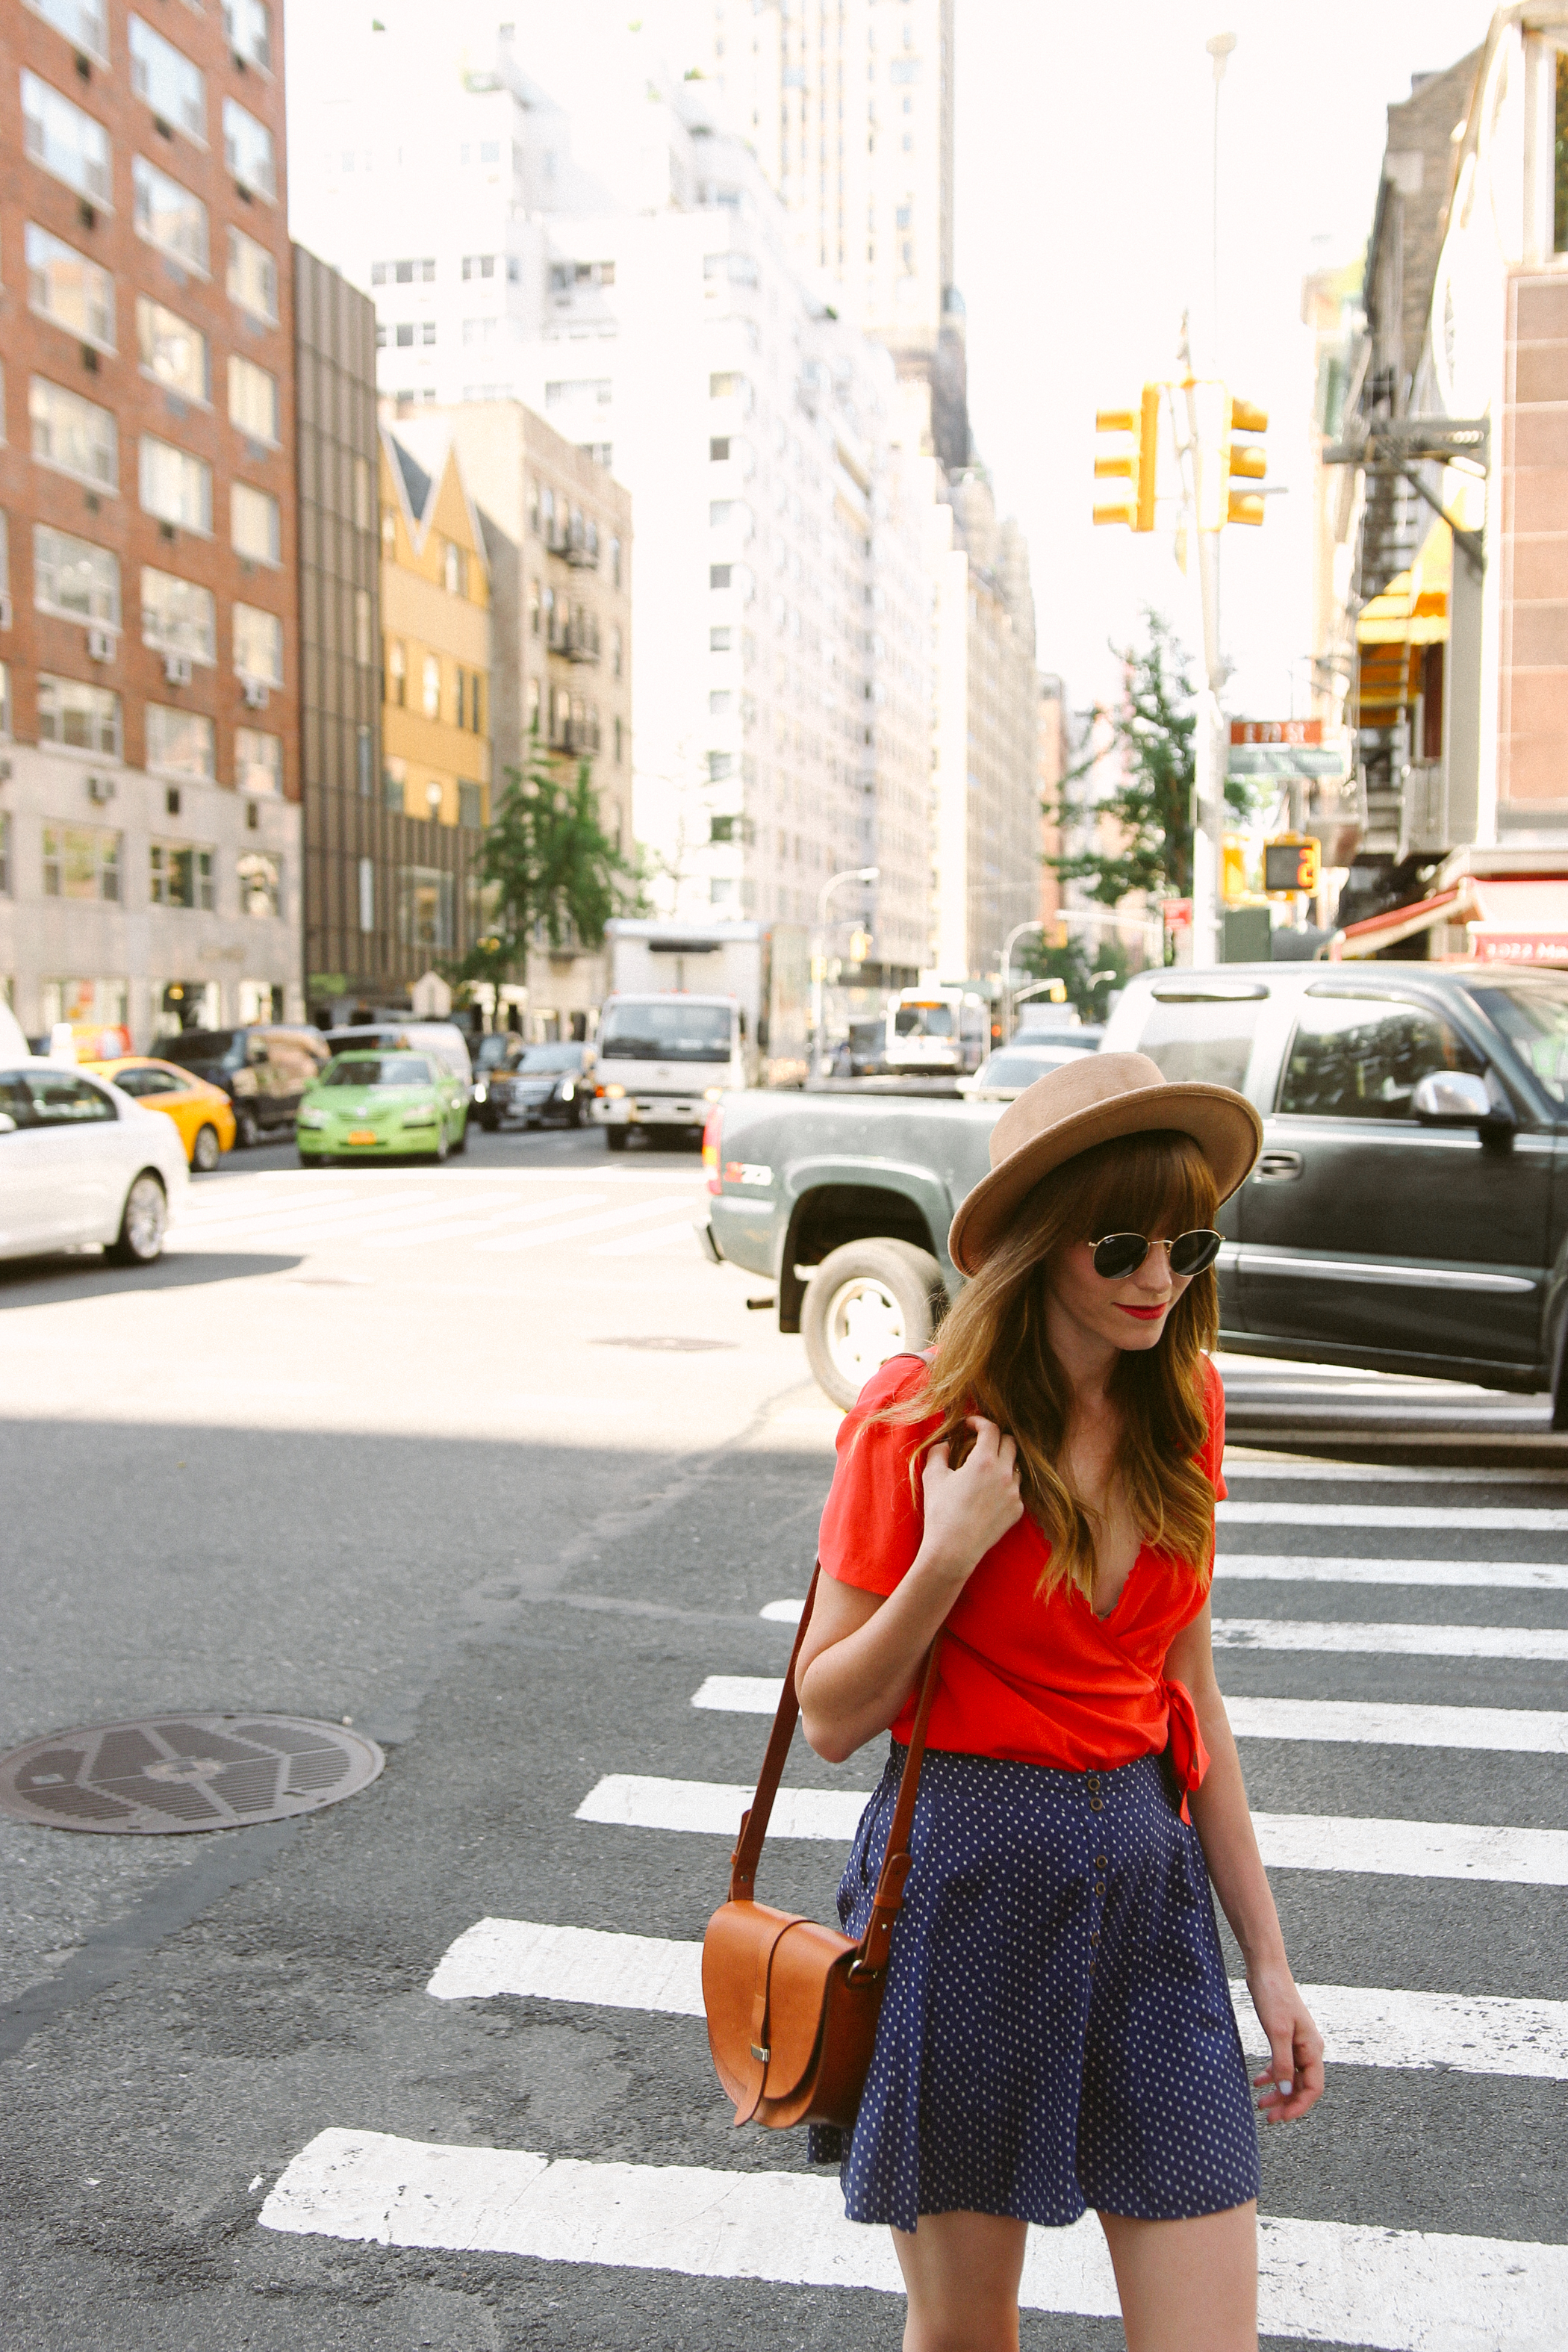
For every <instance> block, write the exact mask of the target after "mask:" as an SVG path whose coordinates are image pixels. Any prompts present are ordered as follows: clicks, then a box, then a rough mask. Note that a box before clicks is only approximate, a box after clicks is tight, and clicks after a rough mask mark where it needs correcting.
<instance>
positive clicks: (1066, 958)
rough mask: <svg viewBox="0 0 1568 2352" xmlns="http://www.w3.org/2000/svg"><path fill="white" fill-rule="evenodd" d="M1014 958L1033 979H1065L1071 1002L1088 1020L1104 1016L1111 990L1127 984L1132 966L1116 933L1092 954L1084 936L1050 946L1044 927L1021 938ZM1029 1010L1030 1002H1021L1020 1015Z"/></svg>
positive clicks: (1103, 941) (1098, 1019)
mask: <svg viewBox="0 0 1568 2352" xmlns="http://www.w3.org/2000/svg"><path fill="white" fill-rule="evenodd" d="M1014 960H1015V961H1016V964H1017V966H1018V968H1019V970H1020V971H1026V972H1027V973H1028V975H1029V978H1030V979H1031V980H1059V981H1060V982H1062V983H1063V985H1064V986H1065V987H1066V989H1067V992H1068V1003H1069V1004H1076V1005H1077V1007H1078V1009H1079V1013H1080V1014H1081V1015H1082V1017H1083V1019H1084V1020H1085V1021H1102V1020H1103V1019H1104V1018H1105V1007H1106V1001H1107V999H1108V997H1109V996H1110V992H1111V990H1112V989H1115V988H1121V987H1122V986H1123V985H1124V983H1125V982H1126V979H1127V975H1128V972H1129V971H1130V970H1131V965H1130V964H1129V962H1128V960H1127V951H1126V950H1125V949H1124V948H1123V947H1122V945H1121V942H1120V940H1117V939H1116V938H1115V936H1114V934H1110V935H1108V936H1107V937H1106V938H1105V939H1103V940H1101V943H1100V947H1099V948H1098V949H1096V950H1094V952H1093V953H1092V954H1091V953H1090V951H1089V947H1088V946H1087V944H1086V943H1085V941H1084V940H1081V939H1072V938H1069V939H1068V941H1067V943H1066V945H1065V946H1063V947H1051V946H1048V945H1047V940H1046V935H1045V933H1044V932H1043V931H1033V932H1031V933H1030V934H1029V935H1028V936H1027V937H1026V939H1022V940H1019V942H1018V944H1017V946H1016V949H1015V950H1014ZM1097 974H1098V975H1099V977H1098V978H1097V977H1096V975H1097ZM1039 1001H1040V1000H1039V998H1038V997H1031V998H1030V999H1029V1001H1028V1003H1029V1004H1037V1003H1039ZM1027 1012H1028V1004H1025V1005H1021V1006H1019V1008H1018V1018H1019V1019H1020V1020H1022V1019H1024V1018H1025V1016H1026V1013H1027Z"/></svg>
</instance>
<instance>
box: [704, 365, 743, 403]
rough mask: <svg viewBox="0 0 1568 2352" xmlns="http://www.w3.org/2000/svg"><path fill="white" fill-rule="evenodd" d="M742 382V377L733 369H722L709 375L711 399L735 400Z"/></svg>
mask: <svg viewBox="0 0 1568 2352" xmlns="http://www.w3.org/2000/svg"><path fill="white" fill-rule="evenodd" d="M740 383H741V378H740V377H739V376H738V375H736V374H735V373H733V371H732V370H731V369H728V368H726V369H722V370H721V371H720V372H719V373H717V374H714V375H710V377H709V379H708V397H709V399H710V400H733V398H734V397H735V393H736V390H737V388H738V387H739V385H740Z"/></svg>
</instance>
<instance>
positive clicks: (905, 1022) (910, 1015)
mask: <svg viewBox="0 0 1568 2352" xmlns="http://www.w3.org/2000/svg"><path fill="white" fill-rule="evenodd" d="M893 1034H894V1035H895V1036H897V1037H951V1036H952V1008H951V1006H949V1005H946V1004H900V1007H899V1009H898V1012H897V1013H895V1014H894V1016H893Z"/></svg>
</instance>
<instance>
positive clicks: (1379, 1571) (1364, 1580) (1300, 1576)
mask: <svg viewBox="0 0 1568 2352" xmlns="http://www.w3.org/2000/svg"><path fill="white" fill-rule="evenodd" d="M1214 1572H1215V1576H1216V1577H1217V1578H1219V1579H1221V1580H1226V1581H1228V1580H1230V1579H1232V1578H1240V1577H1251V1578H1254V1579H1256V1580H1258V1582H1260V1583H1267V1584H1426V1585H1447V1586H1458V1587H1459V1588H1461V1589H1462V1588H1464V1587H1465V1586H1467V1585H1468V1586H1471V1587H1473V1588H1474V1589H1475V1590H1476V1591H1493V1592H1502V1591H1510V1592H1512V1591H1520V1592H1568V1567H1563V1566H1560V1565H1559V1564H1558V1563H1557V1562H1556V1561H1554V1560H1536V1559H1516V1560H1490V1559H1294V1558H1292V1556H1291V1555H1290V1554H1289V1552H1276V1551H1270V1552H1234V1551H1222V1552H1221V1553H1220V1555H1219V1557H1218V1559H1216V1560H1215V1567H1214ZM785 1605H786V1604H785V1603H784V1602H783V1601H772V1602H770V1603H769V1607H770V1608H773V1609H781V1610H782V1609H783V1608H784V1606H785ZM791 1605H793V1606H794V1608H795V1614H796V1616H797V1617H798V1616H799V1613H800V1608H801V1604H800V1603H799V1602H798V1601H796V1602H795V1603H794V1604H791ZM767 1613H768V1612H767V1610H766V1609H764V1610H763V1616H764V1617H765V1616H766V1615H767Z"/></svg>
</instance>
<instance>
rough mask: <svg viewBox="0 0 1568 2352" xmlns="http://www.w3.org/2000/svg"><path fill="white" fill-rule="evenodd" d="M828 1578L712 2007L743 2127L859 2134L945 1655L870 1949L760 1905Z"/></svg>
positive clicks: (747, 1843) (765, 1773)
mask: <svg viewBox="0 0 1568 2352" xmlns="http://www.w3.org/2000/svg"><path fill="white" fill-rule="evenodd" d="M820 1574H821V1570H820V1568H818V1569H816V1570H813V1571H812V1579H811V1590H810V1591H809V1592H808V1593H807V1594H806V1599H805V1608H804V1609H803V1610H802V1612H801V1619H800V1631H799V1632H798V1633H796V1635H795V1648H794V1649H793V1650H792V1651H791V1653H790V1661H789V1672H788V1674H787V1675H785V1676H784V1689H783V1691H782V1692H781V1693H780V1695H779V1707H778V1713H777V1715H776V1716H775V1717H773V1734H772V1737H771V1738H770V1739H769V1741H768V1750H767V1754H766V1755H765V1756H764V1758H763V1769H762V1775H761V1778H760V1779H759V1780H758V1782H757V1793H756V1795H755V1797H754V1798H753V1799H752V1804H751V1807H750V1810H749V1811H746V1812H744V1813H743V1814H742V1816H741V1835H740V1840H739V1842H738V1843H737V1845H736V1847H735V1851H734V1853H732V1854H731V1857H730V1899H729V1901H728V1902H727V1903H721V1905H720V1906H719V1908H718V1910H717V1911H715V1912H714V1914H713V1916H712V1917H711V1919H710V1920H709V1922H708V1933H707V1934H706V1936H705V1937H703V1939H702V2006H703V2008H704V2010H705V2011H707V2015H708V2046H709V2048H710V2050H711V2051H712V2053H713V2063H714V2066H715V2067H716V2068H717V2070H718V2074H719V2080H720V2082H721V2083H722V2084H723V2086H724V2090H725V2094H726V2095H727V2096H728V2097H730V2098H731V2099H733V2101H734V2103H735V2121H736V2123H737V2124H745V2123H752V2122H756V2123H761V2124H770V2125H772V2126H774V2127H775V2128H782V2127H783V2126H786V2125H789V2124H802V2123H807V2124H839V2125H848V2124H852V2123H853V2122H854V2120H855V2115H856V2110H857V2109H858V2106H859V2105H860V2094H861V2091H862V2090H863V2089H864V2087H865V2083H866V2074H867V2070H868V2067H869V2066H870V2063H871V2049H872V2044H873V2043H874V2042H875V2041H876V2039H877V2019H878V2015H879V2012H880V2010H881V2006H882V1987H883V1984H884V1982H885V1980H886V1972H887V1965H888V1943H889V1937H891V1935H892V1932H893V1921H894V1920H895V1918H896V1917H897V1916H898V1915H899V1912H900V1909H901V1908H902V1906H903V1900H904V1881H905V1879H906V1878H907V1877H908V1875H909V1870H910V1851H909V1846H910V1827H911V1825H912V1823H913V1821H914V1813H915V1797H916V1795H917V1793H918V1791H919V1789H920V1780H921V1758H922V1757H923V1756H924V1753H925V1737H926V1719H927V1717H929V1716H930V1714H931V1699H932V1697H933V1696H934V1695H935V1692H936V1677H937V1659H938V1656H939V1654H940V1652H941V1649H942V1636H941V1634H940V1633H939V1634H938V1635H937V1638H936V1640H935V1641H934V1642H933V1643H932V1644H931V1650H930V1653H929V1654H928V1656H927V1658H926V1663H925V1672H924V1676H923V1679H922V1681H921V1696H920V1705H919V1706H918V1708H917V1709H916V1712H915V1721H914V1729H913V1732H912V1734H911V1736H910V1752H909V1759H908V1761H907V1762H906V1764H905V1766H904V1776H903V1779H902V1780H901V1781H900V1785H899V1796H898V1802H897V1804H896V1805H895V1807H894V1809H893V1820H892V1825H891V1827H890V1828H889V1832H888V1845H887V1853H886V1855H885V1858H884V1860H883V1863H882V1874H881V1876H880V1877H879V1880H878V1882H877V1895H876V1900H875V1902H874V1903H873V1905H872V1906H871V1916H870V1918H869V1919H868V1922H867V1924H866V1932H865V1934H864V1935H863V1936H862V1937H861V1938H860V1940H859V1942H858V1943H853V1942H851V1940H850V1938H849V1937H847V1936H841V1935H840V1934H839V1933H838V1931H837V1928H835V1927H819V1926H818V1924H817V1922H816V1920H815V1919H805V1918H801V1917H799V1916H796V1915H795V1914H794V1913H792V1912H788V1911H773V1910H770V1909H769V1907H768V1906H767V1905H766V1904H765V1903H758V1902H756V1901H754V1900H753V1898H752V1888H753V1887H754V1885H756V1876H757V1863H758V1859H759V1857H760V1856H761V1853H762V1850H763V1838H764V1837H765V1836H766V1834H767V1827H768V1816H769V1814H770V1813H771V1812H772V1811H773V1798H774V1797H775V1795H776V1794H777V1792H778V1785H779V1779H780V1776H781V1774H782V1773H783V1771H784V1758H785V1757H786V1756H787V1754H788V1753H789V1745H790V1741H791V1739H792V1738H794V1736H795V1722H796V1720H797V1718H798V1717H799V1714H800V1701H799V1699H798V1698H797V1697H796V1696H795V1661H796V1659H797V1658H798V1657H799V1655H800V1645H801V1643H802V1642H803V1641H804V1640H805V1629H806V1627H807V1625H808V1624H809V1623H810V1622H811V1604H812V1602H813V1601H815V1600H816V1583H817V1578H818V1576H819V1575H820Z"/></svg>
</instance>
